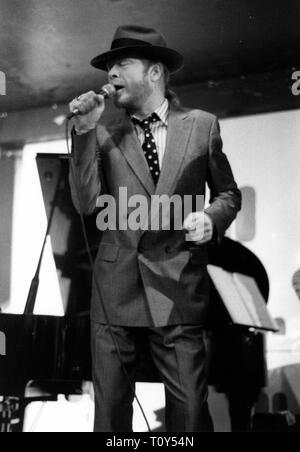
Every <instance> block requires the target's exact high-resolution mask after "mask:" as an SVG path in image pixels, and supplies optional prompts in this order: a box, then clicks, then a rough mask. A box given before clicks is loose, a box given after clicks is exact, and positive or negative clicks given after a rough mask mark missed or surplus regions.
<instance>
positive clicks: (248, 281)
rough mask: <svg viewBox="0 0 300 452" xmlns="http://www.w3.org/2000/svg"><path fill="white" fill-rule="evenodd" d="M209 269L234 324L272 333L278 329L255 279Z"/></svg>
mask: <svg viewBox="0 0 300 452" xmlns="http://www.w3.org/2000/svg"><path fill="white" fill-rule="evenodd" d="M207 268H208V273H209V275H210V277H211V279H212V281H213V283H214V285H215V287H216V289H217V291H218V292H219V294H220V296H221V298H222V300H223V302H224V304H225V306H226V309H227V311H228V313H229V315H230V317H231V319H232V321H233V322H234V323H236V324H238V325H246V326H249V327H253V328H260V329H267V330H270V331H276V330H277V329H278V327H277V325H276V323H275V321H274V320H273V319H272V317H271V315H270V314H269V312H268V310H267V306H266V302H265V300H264V298H263V296H262V294H261V293H260V291H259V288H258V286H257V284H256V282H255V280H254V278H252V277H250V276H246V275H243V274H241V273H230V272H228V271H226V270H224V269H223V268H221V267H216V266H214V265H208V267H207Z"/></svg>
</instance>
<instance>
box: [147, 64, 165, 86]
mask: <svg viewBox="0 0 300 452" xmlns="http://www.w3.org/2000/svg"><path fill="white" fill-rule="evenodd" d="M162 75H163V67H162V65H161V63H153V65H152V66H151V68H150V77H151V80H152V81H153V82H157V81H158V80H160V79H161V77H162Z"/></svg>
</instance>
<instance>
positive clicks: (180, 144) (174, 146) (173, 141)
mask: <svg viewBox="0 0 300 452" xmlns="http://www.w3.org/2000/svg"><path fill="white" fill-rule="evenodd" d="M193 123H194V118H193V117H191V116H189V114H188V113H187V112H183V111H179V112H177V111H174V110H173V109H172V108H171V110H170V114H169V120H168V134H167V143H166V149H165V154H164V158H163V162H162V168H161V173H160V176H159V180H158V183H157V187H156V191H155V194H156V195H163V194H166V195H169V196H171V194H172V192H173V189H174V186H175V182H176V179H177V176H178V173H179V170H180V168H181V165H182V162H183V159H184V156H185V153H186V150H187V144H188V140H189V136H190V134H191V130H192V125H193Z"/></svg>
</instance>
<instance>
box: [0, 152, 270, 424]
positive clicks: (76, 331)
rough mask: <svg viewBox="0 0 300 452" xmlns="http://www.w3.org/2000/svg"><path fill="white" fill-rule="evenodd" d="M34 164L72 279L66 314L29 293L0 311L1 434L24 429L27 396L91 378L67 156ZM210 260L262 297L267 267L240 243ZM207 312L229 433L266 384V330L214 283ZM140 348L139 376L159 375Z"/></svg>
mask: <svg viewBox="0 0 300 452" xmlns="http://www.w3.org/2000/svg"><path fill="white" fill-rule="evenodd" d="M37 165H38V169H39V175H40V180H41V186H42V191H43V197H44V201H45V207H46V211H47V215H48V219H49V220H50V221H49V226H50V228H49V232H50V236H51V242H52V248H53V252H54V258H55V262H56V266H57V269H58V270H59V274H60V278H61V279H63V278H65V279H68V280H69V281H70V288H69V292H68V300H67V302H66V306H67V309H66V315H65V316H64V317H55V316H44V315H34V314H33V310H34V299H33V300H32V299H31V300H30V301H29V303H27V306H26V311H25V313H24V314H22V315H10V314H1V313H0V332H3V333H4V334H5V336H6V355H5V356H1V355H0V397H1V398H0V431H2V432H20V431H22V429H23V420H24V412H25V409H26V406H27V405H28V404H29V403H31V402H32V401H37V400H42V401H55V400H57V397H58V395H59V394H64V395H66V396H70V395H73V394H81V393H82V387H83V383H84V382H87V381H91V355H90V346H89V343H90V325H89V300H90V293H91V272H90V269H89V265H88V257H87V253H86V250H85V246H84V241H83V237H82V231H81V227H80V220H79V216H78V214H77V213H76V211H75V209H74V207H73V205H72V201H71V196H70V190H69V184H68V160H67V159H66V157H65V156H63V155H47V154H46V155H45V154H44V155H38V156H37ZM86 226H87V230H88V235H89V241H90V246H91V249H92V252H93V253H94V254H96V252H97V246H98V243H99V239H100V232H99V231H98V230H97V228H96V222H95V218H94V217H87V218H86ZM210 263H211V264H213V265H216V266H220V267H222V268H224V269H225V270H228V271H231V272H239V273H244V274H246V275H248V276H252V277H253V278H254V279H255V281H256V283H257V285H258V287H259V289H260V291H261V293H262V295H263V297H264V299H265V300H266V302H267V300H268V294H269V281H268V276H267V273H266V271H265V268H264V266H263V265H262V263H261V262H260V261H259V259H258V258H257V256H255V255H254V254H253V253H252V252H251V251H250V250H248V249H247V248H246V247H244V246H243V245H241V244H240V243H238V242H236V241H233V240H231V239H229V238H224V239H223V241H222V243H221V245H220V246H219V247H217V248H215V247H212V248H211V250H210ZM208 317H209V319H208V332H207V345H208V350H209V353H208V369H209V383H210V384H211V385H213V386H215V387H216V388H217V390H218V391H220V392H223V393H225V394H226V395H227V397H228V401H229V407H230V416H231V423H232V429H233V431H247V430H250V428H251V409H252V407H253V405H254V403H255V401H256V399H257V397H258V395H259V392H260V390H261V388H262V387H263V386H264V385H265V376H266V368H265V351H264V336H263V334H262V333H260V332H253V331H250V330H249V329H247V328H243V327H240V326H237V325H234V324H233V323H232V320H231V318H230V316H229V314H228V312H227V310H226V308H225V306H224V304H223V302H222V300H221V298H220V295H219V293H218V292H217V290H216V288H215V287H214V285H213V283H212V282H211V303H210V311H209V316H208ZM144 347H146V344H141V350H143V353H141V360H140V368H139V371H138V373H137V381H150V382H151V381H159V377H158V374H157V372H156V370H155V368H154V366H153V364H152V362H151V359H150V358H149V354H148V353H147V350H145V348H144ZM228 350H230V353H228ZM32 394H34V396H33V395H32Z"/></svg>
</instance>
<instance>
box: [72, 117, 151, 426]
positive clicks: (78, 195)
mask: <svg viewBox="0 0 300 452" xmlns="http://www.w3.org/2000/svg"><path fill="white" fill-rule="evenodd" d="M69 122H70V119H68V118H67V117H66V120H65V138H66V144H67V152H68V158H69V160H72V159H73V156H72V152H71V150H70V146H69ZM69 168H71V177H72V181H73V185H74V188H75V195H76V198H77V200H78V202H79V212H78V213H79V216H80V223H81V229H82V234H83V239H84V245H85V248H86V252H87V255H88V260H89V266H90V269H91V271H92V275H93V281H94V283H95V287H96V291H97V294H98V298H99V300H100V303H101V306H102V309H103V313H104V317H105V321H106V324H107V326H108V330H109V332H110V335H111V338H112V341H113V343H114V346H115V349H116V352H117V355H118V359H119V362H120V364H121V368H122V370H123V372H124V375H125V378H126V380H127V382H128V384H129V386H130V389H131V392H132V394H133V396H134V400H135V401H136V402H137V405H138V407H139V409H140V411H141V413H142V416H143V418H144V421H145V423H146V425H147V429H148V432H149V433H150V432H151V428H150V425H149V422H148V419H147V416H146V414H145V411H144V409H143V407H142V404H141V402H140V400H139V398H138V396H137V394H136V389H135V386H134V383H133V382H132V381H131V378H130V376H129V374H128V372H127V370H126V367H125V364H124V361H123V359H122V354H121V351H120V348H119V344H118V341H117V338H116V337H115V334H114V332H113V329H112V325H111V323H110V320H109V315H108V312H107V310H106V307H105V304H104V301H103V298H102V294H101V289H100V285H99V282H98V280H97V278H96V275H95V264H94V261H93V257H92V252H91V248H90V244H89V240H88V235H87V230H86V225H85V222H84V214H83V211H82V201H81V196H80V189H79V187H78V184H77V177H76V174H75V172H74V166H73V165H72V164H70V165H69Z"/></svg>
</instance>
